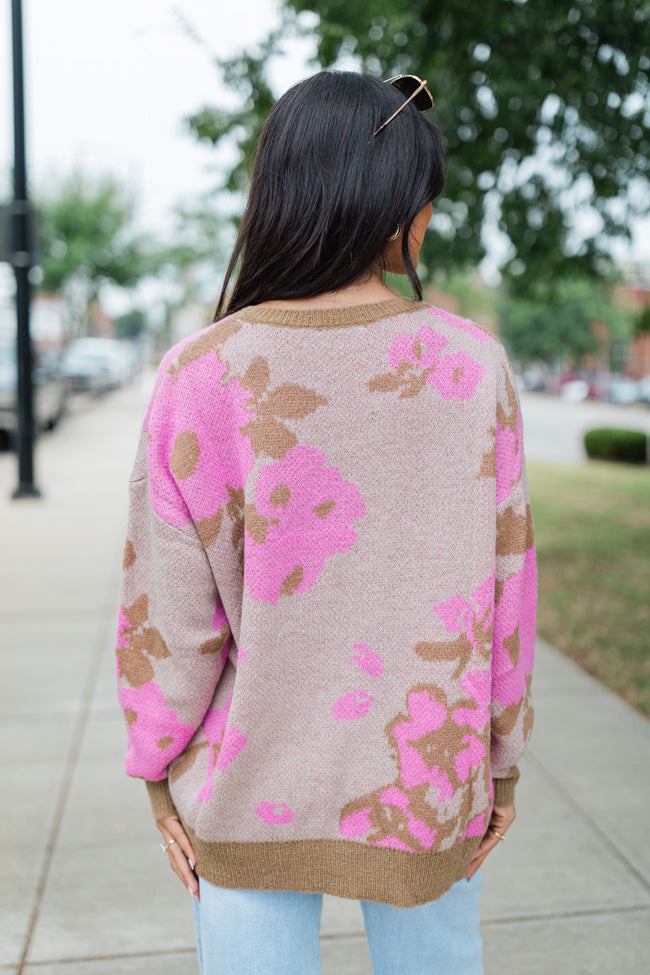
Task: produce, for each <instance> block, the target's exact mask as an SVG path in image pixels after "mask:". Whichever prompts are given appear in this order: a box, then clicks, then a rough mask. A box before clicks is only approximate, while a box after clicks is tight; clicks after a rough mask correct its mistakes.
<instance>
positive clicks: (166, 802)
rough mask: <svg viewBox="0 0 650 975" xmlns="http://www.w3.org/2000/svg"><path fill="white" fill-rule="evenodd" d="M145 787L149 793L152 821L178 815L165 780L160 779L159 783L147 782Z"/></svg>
mask: <svg viewBox="0 0 650 975" xmlns="http://www.w3.org/2000/svg"><path fill="white" fill-rule="evenodd" d="M145 785H146V787H147V792H148V793H149V802H150V803H151V809H152V811H153V815H154V819H166V818H167V817H168V816H177V815H178V813H177V811H176V806H175V805H174V801H173V799H172V797H171V793H170V791H169V783H168V781H167V779H162V780H161V781H160V782H149V781H148V780H147V781H145Z"/></svg>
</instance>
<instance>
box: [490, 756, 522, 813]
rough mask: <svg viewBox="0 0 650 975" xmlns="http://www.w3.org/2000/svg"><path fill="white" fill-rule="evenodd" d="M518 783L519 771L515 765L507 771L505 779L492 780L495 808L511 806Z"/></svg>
mask: <svg viewBox="0 0 650 975" xmlns="http://www.w3.org/2000/svg"><path fill="white" fill-rule="evenodd" d="M518 781H519V769H518V768H517V766H516V765H515V766H514V767H513V768H511V769H510V770H509V772H508V775H507V778H503V779H492V784H493V786H494V805H495V806H512V804H513V803H514V801H515V786H516V784H517V782H518Z"/></svg>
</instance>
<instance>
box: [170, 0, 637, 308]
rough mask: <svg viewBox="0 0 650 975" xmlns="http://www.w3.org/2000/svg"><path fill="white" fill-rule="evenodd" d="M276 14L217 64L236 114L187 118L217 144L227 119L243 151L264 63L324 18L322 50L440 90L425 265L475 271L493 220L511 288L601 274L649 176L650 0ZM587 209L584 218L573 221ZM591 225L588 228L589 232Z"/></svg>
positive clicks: (253, 125)
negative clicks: (440, 159) (439, 156)
mask: <svg viewBox="0 0 650 975" xmlns="http://www.w3.org/2000/svg"><path fill="white" fill-rule="evenodd" d="M284 11H285V23H284V25H283V29H282V31H278V32H277V33H276V34H275V35H274V36H272V37H271V38H269V39H268V41H267V43H266V44H265V45H264V46H263V47H262V48H261V49H260V51H259V52H257V53H256V54H255V55H252V54H248V53H247V54H244V55H242V56H241V57H239V58H234V59H232V60H230V61H228V62H224V63H222V65H221V67H222V68H223V70H224V73H225V78H226V81H227V82H228V83H229V84H231V86H232V87H233V88H234V89H235V90H236V91H238V92H239V93H240V94H241V95H242V96H243V98H244V103H243V106H242V108H241V109H240V110H238V111H236V112H233V113H227V112H222V111H218V110H216V109H213V108H204V109H203V110H202V111H201V112H198V113H197V114H196V115H194V116H193V117H192V118H191V119H190V120H189V121H190V125H191V127H192V129H193V131H194V132H195V133H196V135H197V136H198V137H199V138H204V139H208V140H210V141H212V142H214V143H217V142H219V141H220V140H221V139H222V138H224V137H226V136H230V135H231V134H232V133H233V130H234V132H235V135H236V139H237V143H238V145H239V148H240V161H239V162H238V164H237V165H236V167H235V168H234V169H233V171H232V172H231V173H230V176H229V177H228V180H227V184H226V185H227V187H228V188H229V189H236V190H239V189H241V188H242V186H243V185H244V183H245V174H246V161H247V159H249V158H250V150H251V147H252V146H253V144H254V141H255V137H256V133H257V131H258V129H259V127H260V125H261V123H262V121H263V119H264V117H265V116H266V114H267V112H268V110H269V108H270V107H271V105H272V103H273V94H272V92H271V90H270V88H269V85H268V83H267V81H266V76H265V71H264V68H265V63H266V60H267V58H269V57H270V56H271V55H272V54H273V53H277V52H279V51H281V49H282V40H281V38H283V37H286V36H288V35H289V34H290V33H291V32H292V31H293V33H300V30H301V18H300V15H301V14H304V13H306V12H307V11H311V12H314V13H315V14H316V15H317V16H318V18H319V27H318V50H317V60H318V62H319V64H320V65H322V66H330V65H336V64H344V65H346V66H347V65H348V64H349V63H350V60H351V59H352V63H356V64H358V65H360V66H361V68H362V69H363V70H365V71H367V72H369V73H372V74H375V75H377V76H379V77H389V76H390V75H392V74H397V73H404V72H415V73H416V74H418V75H419V76H420V77H423V78H426V79H427V80H428V82H429V86H430V88H431V90H432V92H433V95H434V98H435V99H436V106H435V109H434V110H433V112H432V117H433V118H434V119H435V120H436V121H438V123H439V124H440V126H441V128H442V131H443V133H444V134H445V137H446V140H447V145H448V154H449V168H448V176H447V187H446V191H445V194H444V196H443V197H442V198H441V199H440V200H439V201H438V202H437V204H436V214H435V216H434V219H433V222H432V229H431V230H430V232H429V233H428V234H427V237H426V239H425V244H424V248H423V253H422V260H423V263H424V265H425V266H426V267H428V268H429V269H430V271H431V272H433V270H434V269H444V270H449V269H454V268H468V267H475V266H476V265H477V264H478V263H479V262H480V260H481V259H482V257H483V256H484V254H485V252H486V247H487V246H488V245H489V239H490V238H491V237H493V235H494V233H495V231H496V229H497V226H498V230H499V231H500V233H501V234H502V235H505V238H507V241H508V242H509V247H510V257H509V259H508V260H507V262H506V265H505V268H504V274H505V277H506V280H507V282H508V283H509V286H510V288H511V290H512V291H513V292H516V293H519V294H521V295H527V296H530V293H531V290H535V291H536V292H537V293H540V292H543V291H544V287H545V285H546V283H552V282H554V280H555V279H556V278H557V277H559V276H561V277H567V276H569V275H579V276H583V277H584V276H599V275H601V274H602V273H603V272H604V270H606V268H607V266H608V264H609V247H610V243H611V240H612V238H615V237H629V233H630V218H631V216H632V215H633V214H634V213H635V212H643V210H644V209H645V207H646V206H647V197H648V189H649V175H650V105H649V92H650V81H649V76H650V54H649V49H650V45H649V44H648V43H647V42H648V39H649V38H648V34H649V31H648V27H649V25H650V4H649V3H648V0H641V2H639V0H609V2H607V3H605V2H604V0H572V2H571V3H566V2H565V0H545V2H544V3H536V2H533V0H481V2H480V3H479V2H472V3H466V4H464V5H462V4H461V5H459V4H458V3H457V0H411V3H409V4H403V3H399V2H398V0H378V2H375V3H372V4H365V3H364V4H356V3H350V2H348V0H284ZM584 215H589V216H590V217H591V218H592V219H591V220H590V221H589V223H587V222H585V221H580V220H577V219H576V218H577V217H578V216H584ZM587 227H589V228H591V229H587Z"/></svg>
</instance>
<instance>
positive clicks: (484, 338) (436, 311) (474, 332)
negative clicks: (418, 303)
mask: <svg viewBox="0 0 650 975" xmlns="http://www.w3.org/2000/svg"><path fill="white" fill-rule="evenodd" d="M427 311H428V312H429V314H430V315H434V316H435V317H436V318H442V320H443V321H444V322H447V324H448V325H453V327H454V328H460V329H462V331H463V332H467V334H468V335H471V336H472V338H474V339H478V340H479V342H492V341H494V339H493V337H492V336H491V335H490V333H489V332H486V331H485V330H484V329H482V328H479V327H478V325H475V324H474V322H470V321H468V320H467V319H466V318H459V317H458V315H452V314H451V312H448V311H445V310H444V309H443V308H427Z"/></svg>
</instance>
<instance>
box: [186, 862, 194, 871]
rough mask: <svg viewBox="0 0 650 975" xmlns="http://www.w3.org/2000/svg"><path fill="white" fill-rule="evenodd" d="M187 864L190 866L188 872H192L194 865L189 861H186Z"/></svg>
mask: <svg viewBox="0 0 650 975" xmlns="http://www.w3.org/2000/svg"><path fill="white" fill-rule="evenodd" d="M187 862H188V863H189V865H190V870H194V864H193V863H192V861H191V860H188V861H187Z"/></svg>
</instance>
